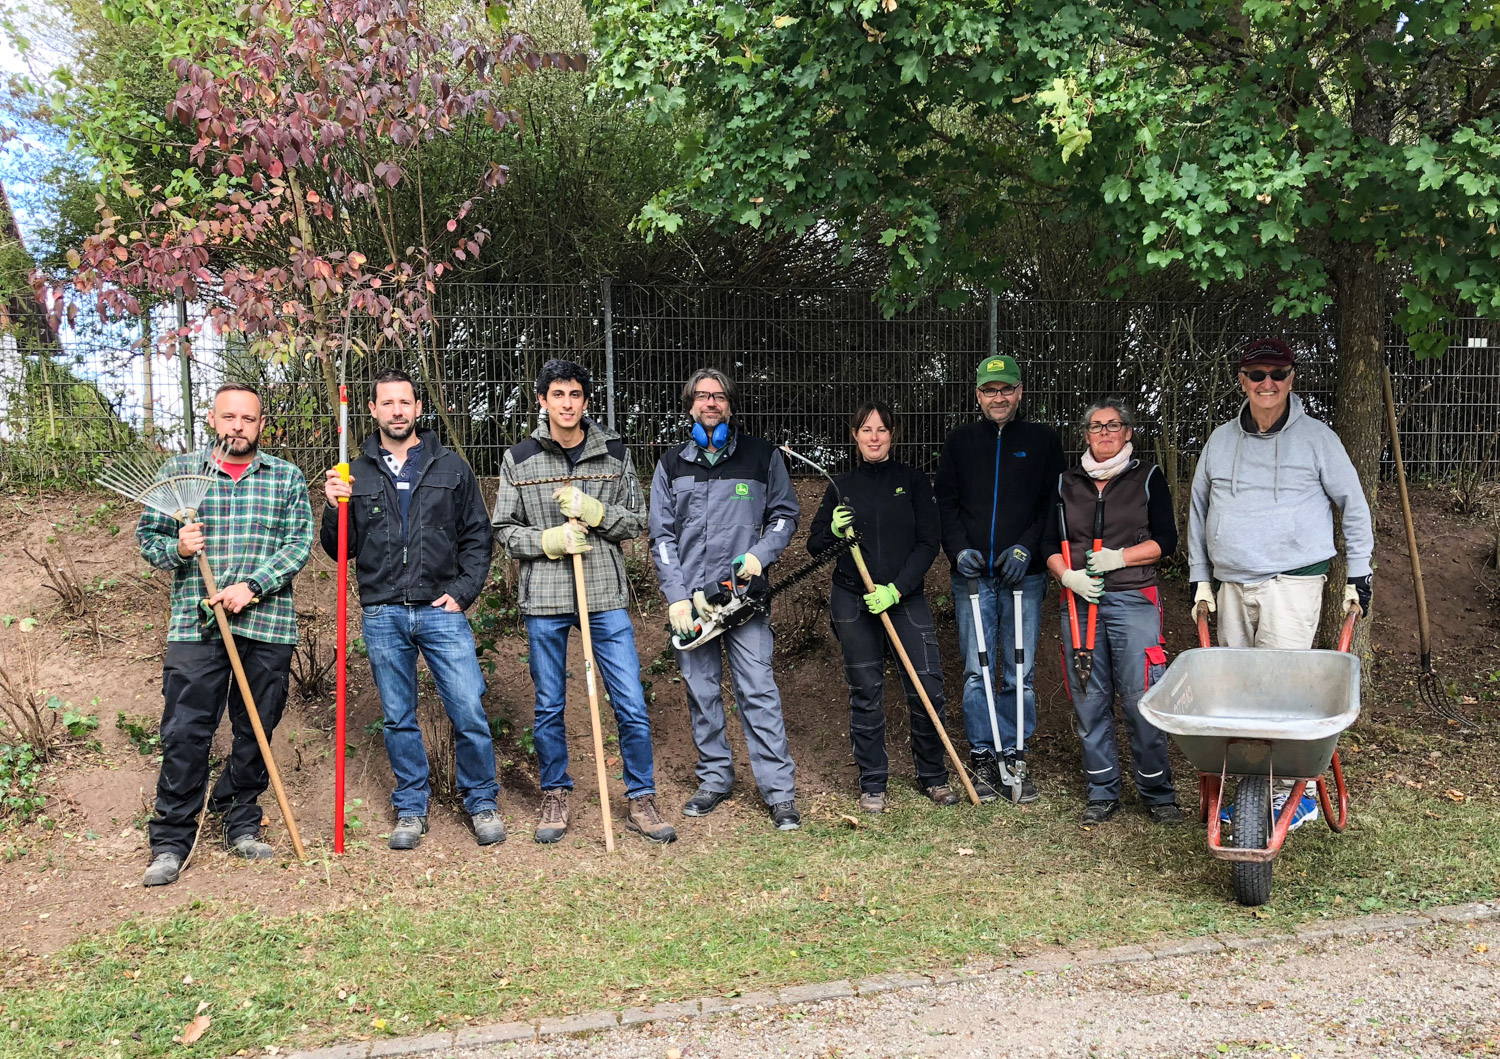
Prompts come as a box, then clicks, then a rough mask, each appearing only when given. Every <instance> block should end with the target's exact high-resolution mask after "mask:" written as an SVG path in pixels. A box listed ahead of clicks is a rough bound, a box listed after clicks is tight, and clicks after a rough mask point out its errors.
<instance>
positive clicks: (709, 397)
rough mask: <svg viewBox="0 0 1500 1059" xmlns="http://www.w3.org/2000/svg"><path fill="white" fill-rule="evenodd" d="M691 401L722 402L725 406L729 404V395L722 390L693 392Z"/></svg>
mask: <svg viewBox="0 0 1500 1059" xmlns="http://www.w3.org/2000/svg"><path fill="white" fill-rule="evenodd" d="M693 400H694V401H703V402H704V403H707V402H709V401H723V402H724V403H726V404H727V403H728V402H729V395H728V394H727V393H725V392H724V391H723V390H694V391H693Z"/></svg>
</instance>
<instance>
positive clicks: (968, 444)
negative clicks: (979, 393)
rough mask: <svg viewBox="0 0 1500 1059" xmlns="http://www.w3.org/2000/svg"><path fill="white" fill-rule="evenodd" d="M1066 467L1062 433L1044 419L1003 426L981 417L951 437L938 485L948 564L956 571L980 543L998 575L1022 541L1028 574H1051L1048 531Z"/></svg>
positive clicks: (979, 549)
mask: <svg viewBox="0 0 1500 1059" xmlns="http://www.w3.org/2000/svg"><path fill="white" fill-rule="evenodd" d="M1063 469H1064V463H1063V447H1062V438H1060V437H1058V436H1057V431H1055V430H1053V429H1052V428H1051V427H1049V426H1045V425H1044V424H1041V423H1032V422H1028V421H1027V420H1024V419H1012V420H1011V421H1010V422H1009V423H1007V424H1005V426H1004V428H997V427H996V426H995V424H994V423H992V422H990V421H989V420H988V419H981V420H978V421H976V422H973V423H965V424H964V425H963V426H961V427H958V428H956V429H955V430H954V431H953V433H951V434H949V435H948V440H947V441H946V442H944V443H943V452H942V455H941V457H939V459H938V470H937V482H936V483H935V487H934V491H935V492H936V494H937V503H938V512H939V514H940V515H941V516H942V519H943V550H944V551H945V552H947V553H948V563H949V567H950V568H951V569H952V570H954V571H957V569H958V553H959V552H961V551H963V550H964V549H966V548H973V549H974V550H975V551H977V552H979V554H980V555H982V556H983V557H984V559H985V562H986V563H987V564H988V566H989V574H990V576H992V577H993V576H994V574H995V571H996V569H997V568H998V567H999V565H1000V563H1002V562H1003V561H1004V559H1005V552H1006V551H1007V550H1008V549H1009V548H1011V547H1012V546H1014V545H1017V544H1019V545H1021V546H1023V547H1024V548H1026V549H1027V550H1028V551H1030V552H1031V566H1030V567H1029V568H1028V570H1027V572H1028V573H1032V574H1038V573H1041V572H1042V571H1044V570H1045V569H1046V568H1047V567H1046V556H1045V555H1043V554H1042V530H1043V528H1044V527H1045V526H1046V523H1047V519H1048V517H1049V516H1050V515H1051V513H1052V504H1053V501H1054V500H1055V498H1056V495H1057V476H1058V475H1060V474H1062V472H1063Z"/></svg>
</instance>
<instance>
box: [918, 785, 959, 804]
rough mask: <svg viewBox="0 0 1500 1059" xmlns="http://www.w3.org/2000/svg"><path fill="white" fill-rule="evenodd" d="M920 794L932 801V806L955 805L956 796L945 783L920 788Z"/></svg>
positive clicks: (956, 802) (956, 801)
mask: <svg viewBox="0 0 1500 1059" xmlns="http://www.w3.org/2000/svg"><path fill="white" fill-rule="evenodd" d="M922 793H923V794H925V795H927V797H929V798H931V799H932V802H933V804H934V805H957V804H958V795H956V794H954V793H953V788H952V787H950V786H948V785H947V784H946V783H938V784H935V785H933V786H931V787H924V788H922Z"/></svg>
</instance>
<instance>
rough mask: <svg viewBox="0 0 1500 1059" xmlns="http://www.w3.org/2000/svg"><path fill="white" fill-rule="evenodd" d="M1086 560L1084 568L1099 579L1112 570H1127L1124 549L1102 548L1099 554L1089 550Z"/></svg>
mask: <svg viewBox="0 0 1500 1059" xmlns="http://www.w3.org/2000/svg"><path fill="white" fill-rule="evenodd" d="M1084 559H1085V562H1084V566H1085V567H1086V568H1087V569H1088V572H1089V573H1091V574H1096V575H1097V576H1099V577H1103V576H1104V575H1105V574H1107V573H1109V572H1110V571H1111V570H1123V569H1125V549H1124V548H1100V549H1099V550H1098V551H1097V552H1096V551H1094V550H1093V549H1089V551H1088V552H1087V553H1086V554H1085V556H1084Z"/></svg>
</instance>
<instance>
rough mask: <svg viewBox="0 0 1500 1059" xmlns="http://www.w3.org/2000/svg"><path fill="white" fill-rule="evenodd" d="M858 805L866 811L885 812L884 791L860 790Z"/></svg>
mask: <svg viewBox="0 0 1500 1059" xmlns="http://www.w3.org/2000/svg"><path fill="white" fill-rule="evenodd" d="M859 807H860V808H861V809H863V810H864V811H865V812H867V813H883V812H885V791H862V792H861V793H860V796H859Z"/></svg>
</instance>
